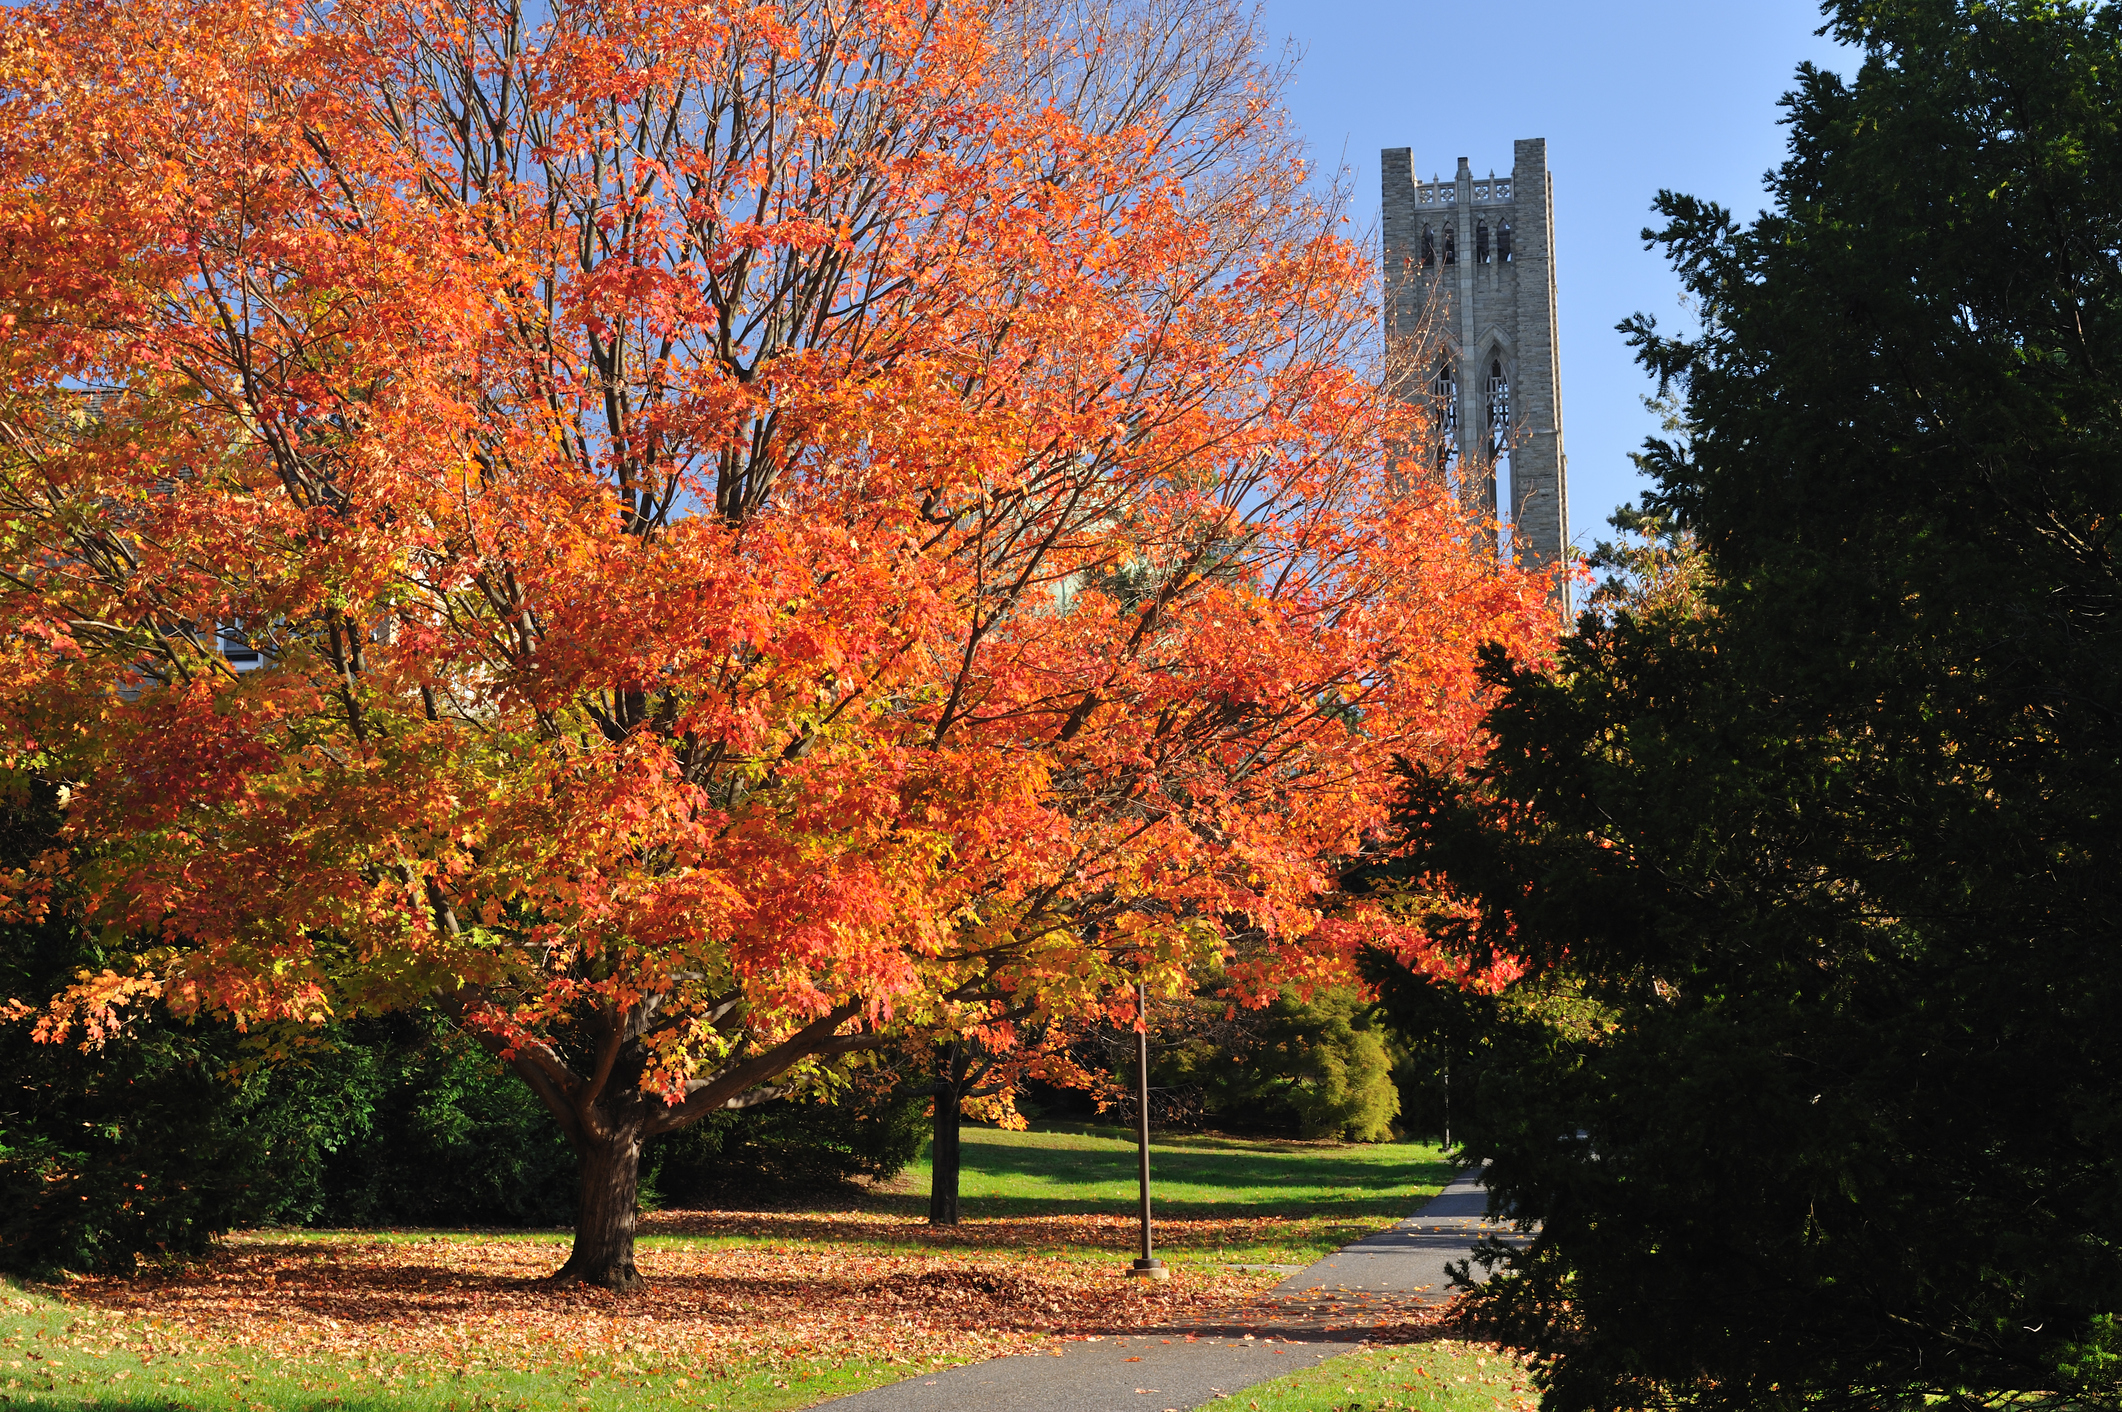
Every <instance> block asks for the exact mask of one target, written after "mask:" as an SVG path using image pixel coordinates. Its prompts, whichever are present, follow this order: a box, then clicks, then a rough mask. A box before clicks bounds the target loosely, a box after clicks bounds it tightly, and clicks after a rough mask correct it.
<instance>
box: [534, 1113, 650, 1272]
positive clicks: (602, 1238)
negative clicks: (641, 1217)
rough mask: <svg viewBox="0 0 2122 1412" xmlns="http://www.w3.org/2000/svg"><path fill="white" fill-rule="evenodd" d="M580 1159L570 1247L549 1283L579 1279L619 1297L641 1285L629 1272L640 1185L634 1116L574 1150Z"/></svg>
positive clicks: (637, 1124) (637, 1123) (638, 1130)
mask: <svg viewBox="0 0 2122 1412" xmlns="http://www.w3.org/2000/svg"><path fill="white" fill-rule="evenodd" d="M577 1150H578V1152H579V1153H580V1154H581V1158H582V1209H581V1211H580V1212H579V1213H578V1214H577V1215H576V1217H575V1248H574V1250H573V1251H572V1252H570V1253H569V1255H568V1257H567V1263H566V1264H565V1265H562V1266H561V1267H560V1269H559V1272H558V1273H556V1274H555V1275H554V1276H553V1279H554V1280H556V1281H558V1282H561V1283H568V1282H571V1281H580V1282H581V1283H583V1284H586V1285H597V1286H599V1287H601V1288H603V1289H609V1290H615V1291H618V1292H620V1293H624V1292H625V1291H627V1290H630V1289H636V1288H638V1287H639V1286H640V1285H642V1284H643V1283H644V1281H643V1280H642V1278H641V1275H640V1272H639V1271H637V1270H635V1269H634V1220H635V1217H636V1215H637V1212H638V1208H637V1206H636V1199H637V1198H638V1196H639V1195H640V1187H641V1122H640V1119H639V1118H638V1117H636V1118H634V1119H632V1121H630V1122H627V1123H624V1124H622V1125H620V1126H618V1127H617V1128H616V1129H614V1130H613V1131H612V1132H611V1133H610V1134H609V1135H608V1136H606V1137H604V1138H601V1139H600V1138H588V1139H585V1140H583V1141H582V1142H581V1143H580V1144H579V1145H578V1148H577Z"/></svg>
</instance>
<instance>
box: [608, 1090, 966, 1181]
mask: <svg viewBox="0 0 2122 1412" xmlns="http://www.w3.org/2000/svg"><path fill="white" fill-rule="evenodd" d="M928 1107H929V1101H928V1098H927V1097H926V1095H925V1094H923V1093H921V1092H919V1091H917V1090H916V1088H915V1087H914V1086H912V1085H908V1084H893V1083H892V1082H891V1076H890V1075H889V1074H888V1073H884V1072H880V1071H875V1070H866V1071H862V1072H861V1073H859V1074H858V1075H857V1082H856V1084H855V1086H854V1087H853V1088H851V1089H850V1090H848V1091H847V1092H846V1093H844V1094H842V1095H840V1096H839V1098H838V1101H835V1102H830V1103H827V1102H820V1101H818V1100H816V1099H809V1098H784V1099H777V1100H775V1101H774V1102H771V1103H761V1104H758V1105H756V1106H754V1107H751V1108H745V1109H741V1110H737V1111H733V1112H722V1113H713V1114H710V1115H709V1116H708V1117H706V1118H704V1119H702V1120H701V1121H700V1122H698V1123H695V1124H694V1125H693V1126H692V1127H689V1128H686V1129H684V1130H683V1131H680V1132H676V1133H672V1134H670V1135H669V1136H667V1137H663V1138H659V1139H657V1140H656V1144H655V1146H654V1147H653V1148H652V1149H651V1150H650V1152H649V1153H648V1156H647V1162H646V1165H645V1167H644V1171H645V1172H646V1174H647V1176H646V1180H645V1181H644V1184H643V1185H644V1188H645V1189H648V1190H652V1191H653V1193H654V1195H655V1196H656V1198H657V1199H659V1200H662V1201H665V1202H671V1203H675V1204H681V1205H682V1204H694V1203H711V1202H714V1201H717V1200H720V1199H724V1198H727V1197H731V1196H741V1197H756V1196H758V1195H759V1194H761V1193H765V1192H774V1191H787V1190H795V1191H817V1190H820V1189H825V1188H831V1187H834V1186H838V1185H841V1184H843V1183H846V1182H850V1181H853V1180H855V1179H857V1178H868V1179H870V1180H884V1179H888V1178H890V1177H894V1176H897V1175H898V1174H899V1173H900V1172H901V1171H902V1170H904V1169H905V1167H906V1164H907V1163H909V1162H911V1161H913V1160H914V1155H915V1154H916V1153H918V1152H919V1151H920V1150H921V1142H922V1139H923V1138H925V1137H926V1136H927V1135H928Z"/></svg>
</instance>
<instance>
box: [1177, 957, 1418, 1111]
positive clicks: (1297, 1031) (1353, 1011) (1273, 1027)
mask: <svg viewBox="0 0 2122 1412" xmlns="http://www.w3.org/2000/svg"><path fill="white" fill-rule="evenodd" d="M1223 1012H1224V1006H1223V1003H1222V1002H1220V1001H1207V1002H1202V1003H1200V1004H1199V1005H1196V1006H1194V1007H1191V1009H1190V1011H1189V1013H1188V1015H1187V1016H1185V1017H1182V1018H1180V1019H1179V1020H1178V1021H1176V1022H1175V1023H1164V1024H1160V1026H1159V1033H1158V1037H1157V1038H1158V1043H1157V1052H1155V1053H1153V1054H1152V1057H1151V1060H1150V1083H1151V1085H1152V1087H1153V1088H1156V1089H1161V1090H1164V1091H1165V1092H1166V1093H1167V1094H1171V1095H1174V1096H1175V1098H1174V1100H1173V1102H1174V1106H1175V1107H1177V1108H1179V1109H1181V1110H1182V1111H1183V1110H1184V1108H1186V1107H1189V1106H1192V1107H1195V1108H1197V1110H1198V1113H1199V1117H1200V1120H1201V1121H1203V1122H1207V1123H1212V1124H1214V1125H1216V1126H1219V1127H1226V1128H1232V1129H1237V1130H1241V1131H1290V1132H1295V1133H1297V1134H1298V1135H1300V1136H1302V1137H1307V1138H1344V1139H1347V1140H1348V1141H1351V1142H1383V1141H1385V1140H1387V1139H1388V1138H1390V1137H1391V1136H1392V1135H1393V1120H1394V1119H1395V1118H1396V1117H1398V1116H1399V1113H1400V1093H1399V1089H1398V1088H1397V1087H1396V1085H1395V1084H1394V1082H1393V1061H1394V1055H1393V1053H1392V1051H1391V1049H1390V1048H1389V1046H1388V1045H1387V1042H1386V1037H1385V1035H1384V1034H1383V1033H1382V1032H1381V1031H1379V1030H1377V1029H1375V1028H1373V1027H1372V1026H1371V1023H1370V1019H1369V1015H1368V1008H1367V1006H1366V1005H1365V1004H1364V1002H1363V1000H1362V999H1361V998H1360V997H1359V996H1358V995H1357V994H1356V993H1355V992H1354V991H1352V990H1321V991H1318V992H1317V993H1315V994H1314V995H1313V996H1312V998H1311V999H1310V1000H1308V1001H1306V1000H1299V999H1297V998H1295V997H1292V996H1283V997H1282V998H1280V999H1278V1000H1276V1001H1275V1002H1274V1003H1273V1004H1271V1005H1269V1006H1268V1007H1267V1008H1266V1009H1264V1010H1261V1011H1257V1012H1246V1011H1240V1012H1239V1013H1238V1014H1237V1015H1235V1016H1231V1017H1229V1018H1228V1019H1221V1020H1219V1019H1218V1018H1217V1017H1218V1016H1221V1015H1222V1014H1223ZM1190 1022H1191V1023H1190ZM1152 1101H1153V1102H1154V1101H1155V1100H1154V1098H1153V1100H1152Z"/></svg>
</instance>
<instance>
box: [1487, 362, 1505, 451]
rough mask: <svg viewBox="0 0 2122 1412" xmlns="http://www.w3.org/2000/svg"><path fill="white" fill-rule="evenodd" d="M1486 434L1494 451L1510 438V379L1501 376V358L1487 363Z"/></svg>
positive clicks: (1503, 447) (1499, 449)
mask: <svg viewBox="0 0 2122 1412" xmlns="http://www.w3.org/2000/svg"><path fill="white" fill-rule="evenodd" d="M1488 436H1489V444H1490V445H1491V446H1492V447H1493V448H1494V449H1495V450H1496V451H1498V452H1501V451H1503V450H1505V449H1506V448H1507V444H1508V442H1509V439H1510V380H1509V379H1508V378H1506V377H1504V376H1503V360H1502V359H1501V358H1497V359H1494V360H1492V361H1491V362H1490V363H1489V365H1488Z"/></svg>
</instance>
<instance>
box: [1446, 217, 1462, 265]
mask: <svg viewBox="0 0 2122 1412" xmlns="http://www.w3.org/2000/svg"><path fill="white" fill-rule="evenodd" d="M1444 263H1445V264H1447V265H1456V264H1458V263H1459V230H1458V227H1456V226H1446V227H1445V228H1444Z"/></svg>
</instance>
